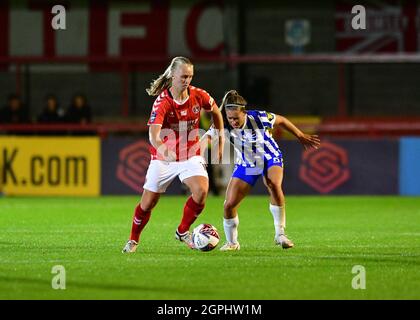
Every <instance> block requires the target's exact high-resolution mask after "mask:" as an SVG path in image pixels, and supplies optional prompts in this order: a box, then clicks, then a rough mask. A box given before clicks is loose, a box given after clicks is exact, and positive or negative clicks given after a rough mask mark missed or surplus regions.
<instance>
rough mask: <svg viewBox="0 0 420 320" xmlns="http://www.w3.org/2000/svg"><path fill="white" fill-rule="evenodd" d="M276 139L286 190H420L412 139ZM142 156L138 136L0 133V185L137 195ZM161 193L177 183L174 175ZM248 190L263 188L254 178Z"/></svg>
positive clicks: (418, 154)
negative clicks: (311, 145)
mask: <svg viewBox="0 0 420 320" xmlns="http://www.w3.org/2000/svg"><path fill="white" fill-rule="evenodd" d="M279 145H280V148H281V150H282V152H283V158H284V168H285V174H284V183H283V186H284V191H285V193H286V194H290V195H317V194H330V195H352V194H354V195H356V194H358V195H395V194H400V195H410V196H413V195H417V196H418V195H420V184H419V181H420V170H418V159H419V158H420V137H403V138H401V139H397V138H396V139H359V138H353V139H329V140H323V143H322V147H321V148H320V149H318V150H307V151H304V150H303V149H302V147H301V145H300V144H299V143H298V142H296V141H293V140H290V141H289V140H280V141H279ZM149 162H150V153H149V143H148V141H147V140H146V139H144V138H141V139H138V138H137V139H136V138H134V137H117V136H114V137H109V138H104V139H99V138H97V137H89V138H82V137H80V138H70V137H69V138H63V137H34V136H32V137H27V136H26V137H25V136H15V137H1V138H0V168H1V170H0V171H1V172H0V173H1V175H0V178H1V183H0V185H2V186H3V193H4V194H5V195H11V196H15V195H16V196H21V195H29V196H97V195H100V194H103V195H138V194H140V193H141V192H142V191H143V190H142V186H143V184H144V181H145V175H146V172H147V168H148V165H149ZM167 193H168V194H174V195H175V194H182V193H185V189H184V188H182V185H181V183H180V181H179V180H178V179H175V181H174V182H173V183H172V185H171V186H170V187H169V188H168V190H167ZM252 194H266V189H265V186H264V184H263V182H262V180H261V179H260V180H259V181H258V182H257V184H256V185H255V187H254V189H253V190H252Z"/></svg>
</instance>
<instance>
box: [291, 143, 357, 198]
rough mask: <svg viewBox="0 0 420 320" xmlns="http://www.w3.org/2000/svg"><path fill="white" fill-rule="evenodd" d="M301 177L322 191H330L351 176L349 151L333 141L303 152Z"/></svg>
mask: <svg viewBox="0 0 420 320" xmlns="http://www.w3.org/2000/svg"><path fill="white" fill-rule="evenodd" d="M299 176H300V178H301V179H302V180H303V181H305V182H306V183H307V184H308V185H310V186H311V187H312V188H314V189H315V190H317V191H318V192H320V193H328V192H330V191H332V190H334V189H336V188H337V187H338V186H340V185H341V184H343V183H344V182H345V181H347V180H348V179H349V178H350V169H349V168H348V156H347V151H346V150H345V149H343V148H342V147H340V146H338V145H336V144H333V143H331V142H323V143H322V145H321V147H320V148H319V149H311V150H307V151H305V152H303V153H302V165H301V167H300V172H299Z"/></svg>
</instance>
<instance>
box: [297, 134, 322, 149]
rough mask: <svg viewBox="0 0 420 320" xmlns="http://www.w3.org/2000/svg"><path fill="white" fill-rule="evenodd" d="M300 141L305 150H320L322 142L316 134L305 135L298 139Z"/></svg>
mask: <svg viewBox="0 0 420 320" xmlns="http://www.w3.org/2000/svg"><path fill="white" fill-rule="evenodd" d="M298 139H299V141H300V143H301V144H302V145H303V147H304V148H305V150H307V149H309V148H314V149H318V148H319V146H320V145H321V140H320V139H319V137H318V136H317V135H315V134H303V135H302V136H300V137H298Z"/></svg>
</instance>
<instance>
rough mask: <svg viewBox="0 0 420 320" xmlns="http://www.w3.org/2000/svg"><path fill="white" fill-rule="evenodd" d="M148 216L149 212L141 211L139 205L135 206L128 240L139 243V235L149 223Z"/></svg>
mask: <svg viewBox="0 0 420 320" xmlns="http://www.w3.org/2000/svg"><path fill="white" fill-rule="evenodd" d="M150 214H151V212H150V211H149V212H145V211H143V209H142V208H141V207H140V204H138V205H137V206H136V209H135V211H134V217H133V225H132V227H131V235H130V240H134V241H136V242H139V238H140V233H141V231H142V230H143V228H144V227H145V226H146V224H147V222H148V221H149V218H150Z"/></svg>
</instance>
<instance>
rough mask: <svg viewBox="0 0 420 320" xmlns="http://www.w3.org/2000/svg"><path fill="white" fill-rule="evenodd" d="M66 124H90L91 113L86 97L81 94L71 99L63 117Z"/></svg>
mask: <svg viewBox="0 0 420 320" xmlns="http://www.w3.org/2000/svg"><path fill="white" fill-rule="evenodd" d="M64 121H65V122H67V123H81V124H87V123H91V122H92V113H91V109H90V106H89V104H88V103H87V100H86V97H85V96H84V95H82V94H76V95H75V96H74V97H73V100H72V103H71V105H70V107H69V108H68V109H67V111H66V114H65V116H64Z"/></svg>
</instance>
